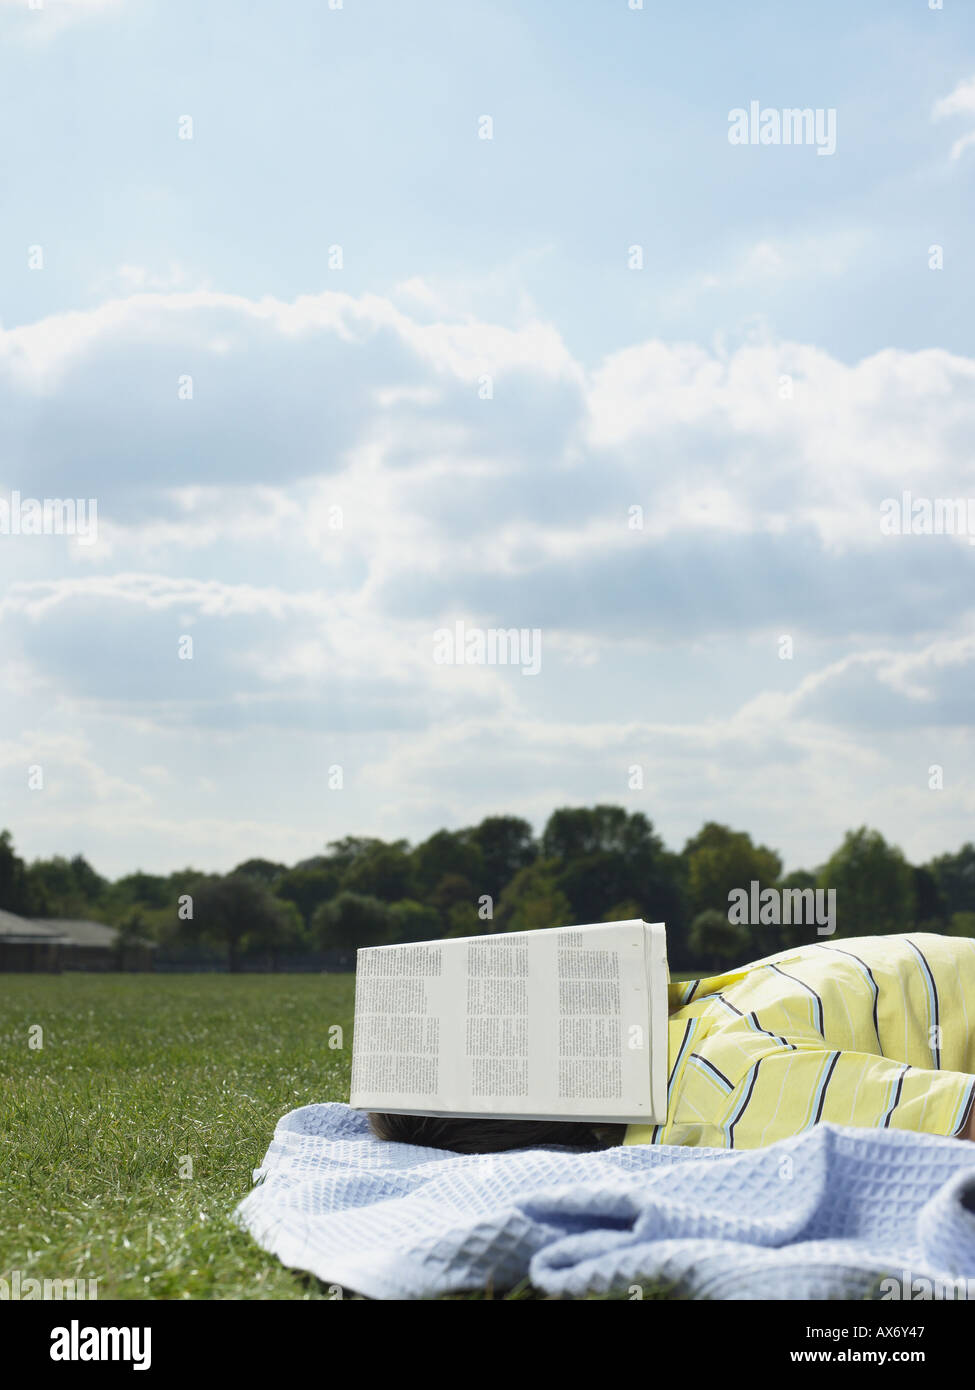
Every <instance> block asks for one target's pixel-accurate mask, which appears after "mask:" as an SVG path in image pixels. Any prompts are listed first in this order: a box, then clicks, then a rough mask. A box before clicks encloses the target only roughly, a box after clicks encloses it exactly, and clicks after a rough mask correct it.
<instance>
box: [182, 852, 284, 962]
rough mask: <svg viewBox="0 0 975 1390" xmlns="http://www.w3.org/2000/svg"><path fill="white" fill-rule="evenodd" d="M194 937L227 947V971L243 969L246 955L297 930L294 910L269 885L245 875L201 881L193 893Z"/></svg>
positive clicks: (231, 875)
mask: <svg viewBox="0 0 975 1390" xmlns="http://www.w3.org/2000/svg"><path fill="white" fill-rule="evenodd" d="M193 925H194V928H195V934H198V935H199V936H202V937H203V938H205V939H209V940H210V941H213V942H217V943H219V944H221V945H222V946H224V947H225V948H226V951H227V968H228V970H232V971H237V970H239V969H240V965H241V958H242V955H243V953H244V951H245V950H246V949H247V948H248V947H249V946H251V945H256V944H262V945H266V944H267V943H268V942H269V941H270V940H272V939H274V937H275V936H276V935H277V936H278V937H279V938H280V939H281V940H282V941H283V942H287V941H288V940H289V939H290V934H291V933H292V932H293V929H294V917H293V913H292V909H290V907H289V905H288V904H287V903H283V902H281V901H280V900H279V899H278V898H276V897H275V896H274V894H273V893H272V892H271V890H270V889H269V888H268V886H267V884H266V883H262V882H261V880H260V879H257V878H250V877H248V876H247V875H245V874H228V875H227V876H226V877H224V878H218V877H213V878H208V879H204V880H201V881H200V882H199V883H198V884H197V885H196V887H195V891H194V893H193Z"/></svg>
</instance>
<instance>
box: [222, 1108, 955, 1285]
mask: <svg viewBox="0 0 975 1390" xmlns="http://www.w3.org/2000/svg"><path fill="white" fill-rule="evenodd" d="M254 1180H255V1186H254V1188H253V1190H252V1191H251V1192H250V1193H249V1194H248V1196H247V1197H246V1198H245V1199H244V1200H243V1201H242V1202H241V1203H240V1205H239V1206H238V1208H237V1210H236V1213H235V1218H236V1220H237V1221H238V1223H239V1224H240V1225H242V1226H243V1227H244V1228H245V1229H246V1230H248V1231H249V1232H250V1233H251V1235H252V1236H253V1237H254V1239H255V1240H256V1241H257V1242H258V1243H259V1244H260V1245H261V1246H262V1247H263V1248H264V1249H265V1250H268V1251H270V1252H271V1253H272V1254H273V1255H276V1256H277V1257H278V1259H280V1260H281V1261H282V1262H283V1263H284V1264H285V1265H287V1266H289V1267H291V1268H295V1269H300V1270H307V1271H309V1272H310V1273H312V1274H314V1275H317V1277H318V1278H319V1279H321V1280H323V1281H324V1282H326V1283H328V1284H338V1285H342V1286H343V1287H344V1288H347V1289H352V1290H355V1291H357V1292H359V1293H362V1294H365V1295H367V1296H368V1297H371V1298H427V1297H432V1296H434V1295H437V1294H441V1293H449V1292H458V1291H461V1290H474V1289H484V1288H485V1287H488V1288H492V1289H493V1290H495V1291H497V1292H500V1291H502V1290H505V1289H510V1288H513V1287H514V1286H515V1285H516V1284H518V1283H520V1282H521V1281H522V1280H524V1279H526V1278H527V1279H530V1281H531V1283H532V1284H533V1285H534V1286H535V1287H536V1288H539V1289H541V1290H543V1291H544V1292H546V1293H549V1294H560V1295H582V1294H586V1293H606V1292H609V1291H614V1292H623V1293H625V1292H626V1291H627V1290H629V1289H630V1287H631V1286H633V1285H638V1284H642V1283H645V1282H647V1281H651V1280H653V1281H656V1280H661V1279H662V1280H667V1281H674V1282H676V1283H678V1284H679V1285H681V1286H682V1288H683V1290H684V1291H685V1292H686V1293H688V1294H693V1295H694V1296H696V1297H703V1298H716V1299H780V1298H787V1299H822V1298H862V1297H864V1296H873V1297H889V1298H896V1297H900V1298H905V1297H906V1298H914V1299H918V1298H959V1297H961V1298H964V1297H966V1295H967V1296H968V1297H973V1298H975V1144H971V1143H968V1142H966V1141H963V1140H958V1139H942V1138H939V1137H937V1136H934V1135H928V1134H915V1133H907V1132H904V1131H896V1130H873V1129H850V1128H846V1127H842V1126H838V1125H832V1124H820V1125H817V1126H815V1128H813V1129H810V1130H807V1131H806V1132H805V1133H803V1134H800V1135H797V1136H795V1137H793V1138H790V1139H783V1140H780V1141H779V1142H778V1143H775V1144H771V1145H769V1146H768V1147H767V1148H762V1149H750V1150H744V1151H740V1152H729V1151H726V1150H722V1149H701V1148H697V1149H695V1148H680V1147H677V1146H650V1145H642V1144H637V1145H626V1146H623V1147H619V1148H613V1149H606V1150H603V1151H601V1152H599V1153H579V1152H578V1151H575V1152H573V1151H571V1150H568V1149H559V1148H548V1149H522V1150H518V1151H517V1152H513V1153H504V1154H483V1155H458V1154H453V1153H447V1152H444V1151H442V1150H438V1149H426V1148H419V1147H415V1146H413V1145H411V1144H389V1143H384V1142H381V1141H380V1140H377V1139H374V1138H372V1136H371V1135H370V1134H369V1131H368V1128H367V1123H366V1117H365V1115H363V1114H361V1113H359V1112H358V1111H354V1110H350V1109H349V1107H348V1106H345V1105H338V1104H331V1105H306V1106H303V1107H302V1108H301V1109H299V1110H293V1111H291V1112H290V1113H289V1114H287V1115H285V1116H284V1117H283V1118H282V1119H281V1120H280V1121H279V1122H278V1125H277V1128H276V1129H275V1133H274V1138H273V1140H272V1142H271V1146H270V1148H269V1149H268V1151H267V1154H266V1155H265V1158H264V1162H263V1164H262V1166H261V1167H260V1168H259V1169H257V1170H256V1172H255V1174H254ZM884 1280H889V1281H891V1282H889V1283H886V1284H885V1283H883V1282H882V1281H884Z"/></svg>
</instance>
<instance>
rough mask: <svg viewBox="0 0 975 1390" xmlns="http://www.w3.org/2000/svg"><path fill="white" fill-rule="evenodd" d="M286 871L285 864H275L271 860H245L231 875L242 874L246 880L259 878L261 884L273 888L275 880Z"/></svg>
mask: <svg viewBox="0 0 975 1390" xmlns="http://www.w3.org/2000/svg"><path fill="white" fill-rule="evenodd" d="M286 870H287V865H286V864H276V863H275V862H274V861H273V860H272V859H245V860H244V862H243V864H238V865H237V867H236V869H231V871H230V872H231V873H232V874H243V875H244V876H245V877H246V878H259V879H260V880H261V881H262V882H263V883H267V884H270V885H272V886H273V884H274V881H275V879H277V878H279V877H280V875H281V874H283V873H285V872H286Z"/></svg>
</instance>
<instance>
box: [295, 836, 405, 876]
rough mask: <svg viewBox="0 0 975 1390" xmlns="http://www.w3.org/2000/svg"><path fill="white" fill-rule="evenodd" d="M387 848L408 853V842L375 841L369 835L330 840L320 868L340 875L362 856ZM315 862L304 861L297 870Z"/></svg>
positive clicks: (310, 865)
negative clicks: (333, 870) (335, 870)
mask: <svg viewBox="0 0 975 1390" xmlns="http://www.w3.org/2000/svg"><path fill="white" fill-rule="evenodd" d="M385 847H389V848H392V849H398V850H402V851H403V853H404V854H406V853H408V852H409V848H410V846H409V842H408V841H407V840H392V841H389V842H387V841H385V840H376V839H374V838H373V837H372V836H370V835H343V836H342V838H341V840H331V841H329V844H328V846H327V848H328V854H327V855H326V856H325V860H324V864H323V865H321V866H320V867H327V868H332V869H337V870H338V872H339V873H340V874H342V873H344V872H345V870H346V869H347V868H349V866H350V865H351V864H352V863H353V862H354V861H355V860H356V859H361V858H362V857H363V855H366V854H370V853H372V852H373V851H374V850H377V849H381V848H385ZM315 862H316V861H305V862H304V863H302V864H299V865H297V867H298V868H306V867H307V868H311V867H313V865H314V863H315Z"/></svg>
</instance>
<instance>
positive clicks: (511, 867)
mask: <svg viewBox="0 0 975 1390" xmlns="http://www.w3.org/2000/svg"><path fill="white" fill-rule="evenodd" d="M466 834H467V836H468V838H469V839H470V841H471V842H472V843H473V844H475V845H476V846H477V847H478V849H479V850H480V851H481V859H482V864H483V868H482V870H481V873H480V875H479V877H476V878H475V882H476V883H477V887H478V890H479V892H480V893H488V894H490V896H491V897H492V898H493V899H494V901H495V902H497V900H498V898H500V896H501V894H502V892H503V891H504V889H505V887H506V885H507V884H509V883H510V882H511V880H512V879H513V878H514V876H515V874H516V873H518V872H519V870H521V869H524V868H527V866H528V865H529V864H531V863H533V862H534V860H535V859H537V858H538V845H537V844H536V842H535V838H534V835H533V834H532V828H531V826H530V825H529V823H528V821H526V820H522V819H521V818H520V816H487V817H486V818H485V819H484V820H482V821H481V823H480V825H476V826H474V828H473V829H472V830H468V831H467V832H466ZM461 872H462V871H461ZM470 876H471V875H470V874H469V875H468V877H470Z"/></svg>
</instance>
